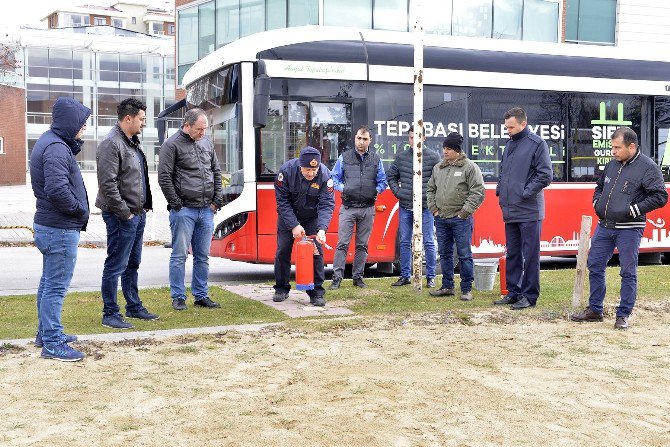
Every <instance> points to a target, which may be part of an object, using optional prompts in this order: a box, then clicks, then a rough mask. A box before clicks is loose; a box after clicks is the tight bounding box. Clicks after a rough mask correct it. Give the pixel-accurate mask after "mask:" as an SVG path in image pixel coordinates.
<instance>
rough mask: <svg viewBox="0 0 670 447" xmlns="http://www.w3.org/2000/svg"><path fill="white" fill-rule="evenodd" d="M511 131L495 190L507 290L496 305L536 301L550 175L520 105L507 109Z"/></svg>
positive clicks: (548, 163)
mask: <svg viewBox="0 0 670 447" xmlns="http://www.w3.org/2000/svg"><path fill="white" fill-rule="evenodd" d="M505 127H507V133H508V134H509V136H510V139H509V141H508V142H507V144H506V145H505V151H504V152H503V156H502V160H501V161H500V179H499V180H498V186H497V188H496V195H497V196H498V198H499V200H500V208H501V209H502V214H503V220H504V221H505V241H506V248H507V270H506V272H505V275H506V279H507V290H508V294H507V295H506V296H505V297H503V298H502V299H500V300H498V301H495V302H494V303H495V304H511V305H512V309H515V310H518V309H525V308H527V307H531V306H535V303H536V302H537V299H538V297H539V296H540V233H541V232H542V220H544V192H543V189H544V188H546V187H547V186H549V184H550V183H551V180H552V175H553V174H552V172H553V171H552V168H551V158H550V157H549V148H548V147H547V143H546V142H545V141H544V140H543V139H542V138H540V137H539V136H537V135H535V133H533V132H531V131H530V129H529V128H528V117H527V116H526V112H525V111H524V110H523V109H522V108H520V107H514V108H512V109H510V110H508V111H507V112H506V113H505Z"/></svg>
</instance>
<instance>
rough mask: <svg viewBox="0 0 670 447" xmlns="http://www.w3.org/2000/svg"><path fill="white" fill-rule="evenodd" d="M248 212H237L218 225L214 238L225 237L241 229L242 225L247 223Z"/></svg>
mask: <svg viewBox="0 0 670 447" xmlns="http://www.w3.org/2000/svg"><path fill="white" fill-rule="evenodd" d="M248 217H249V215H248V213H240V214H236V215H234V216H232V217H230V218H228V219H226V220H224V221H223V222H221V223H220V224H219V225H217V227H216V229H215V230H214V239H223V238H224V237H226V236H229V235H231V234H233V233H234V232H235V231H237V230H239V229H240V228H241V227H242V225H244V224H245V223H247V219H248Z"/></svg>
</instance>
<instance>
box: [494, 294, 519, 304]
mask: <svg viewBox="0 0 670 447" xmlns="http://www.w3.org/2000/svg"><path fill="white" fill-rule="evenodd" d="M517 301H519V299H518V298H512V297H511V296H509V295H505V296H504V297H502V298H500V299H499V300H497V301H494V302H493V304H514V303H516V302H517Z"/></svg>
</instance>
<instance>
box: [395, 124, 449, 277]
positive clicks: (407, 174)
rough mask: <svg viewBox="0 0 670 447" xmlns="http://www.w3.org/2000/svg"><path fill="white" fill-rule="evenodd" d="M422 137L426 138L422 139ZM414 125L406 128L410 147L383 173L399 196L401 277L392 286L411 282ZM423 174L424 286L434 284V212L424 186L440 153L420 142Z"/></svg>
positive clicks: (437, 161)
mask: <svg viewBox="0 0 670 447" xmlns="http://www.w3.org/2000/svg"><path fill="white" fill-rule="evenodd" d="M424 140H425V138H424ZM413 148H414V128H413V127H410V128H409V149H407V150H405V151H402V152H400V153H399V154H398V155H396V157H395V160H393V164H391V167H390V168H389V172H388V173H387V174H386V178H387V179H388V184H389V188H391V191H392V192H393V195H394V196H396V197H397V198H398V201H399V202H400V207H399V210H398V232H399V233H400V278H399V279H398V280H397V281H396V282H394V283H393V284H391V285H392V286H396V287H397V286H404V285H405V284H410V283H411V281H410V279H409V277H410V275H411V273H412V229H413V228H414V211H413V205H412V194H413V187H412V184H413V182H414V178H413V177H414V149H413ZM422 150H423V157H422V174H423V175H422V177H421V181H422V184H423V187H422V189H421V204H422V205H421V206H422V213H421V224H422V231H423V248H424V250H425V256H426V287H428V288H433V287H435V264H436V263H437V255H436V254H435V230H434V229H435V223H434V218H433V213H431V212H430V210H429V209H428V205H427V203H426V185H427V184H428V180H430V176H431V175H432V173H433V167H434V166H435V165H436V164H438V163H439V162H440V161H441V160H440V156H439V155H438V154H437V152H435V151H433V150H432V149H429V148H428V147H426V145H425V144H424V145H423V149H422Z"/></svg>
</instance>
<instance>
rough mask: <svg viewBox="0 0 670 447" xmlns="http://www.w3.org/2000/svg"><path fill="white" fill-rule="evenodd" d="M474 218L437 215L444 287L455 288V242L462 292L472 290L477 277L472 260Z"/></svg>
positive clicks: (438, 242)
mask: <svg viewBox="0 0 670 447" xmlns="http://www.w3.org/2000/svg"><path fill="white" fill-rule="evenodd" d="M473 222H474V219H473V218H472V216H469V217H468V218H467V219H461V218H460V217H451V218H449V219H443V218H441V217H439V216H437V217H435V230H436V231H437V247H438V250H439V252H440V267H441V268H442V288H443V289H453V288H454V243H455V244H456V253H457V254H458V261H459V263H460V269H461V270H460V272H461V292H462V293H467V292H469V291H471V290H472V281H473V280H474V278H475V274H474V263H473V262H472V247H471V245H470V244H471V243H472V228H473Z"/></svg>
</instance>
